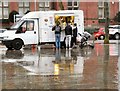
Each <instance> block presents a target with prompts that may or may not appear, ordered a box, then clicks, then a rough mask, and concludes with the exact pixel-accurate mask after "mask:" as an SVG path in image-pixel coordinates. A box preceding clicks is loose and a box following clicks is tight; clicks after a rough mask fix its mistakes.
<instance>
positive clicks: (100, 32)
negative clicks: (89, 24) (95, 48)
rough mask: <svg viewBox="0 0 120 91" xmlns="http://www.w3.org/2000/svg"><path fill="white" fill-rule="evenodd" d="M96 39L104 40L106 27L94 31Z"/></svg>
mask: <svg viewBox="0 0 120 91" xmlns="http://www.w3.org/2000/svg"><path fill="white" fill-rule="evenodd" d="M93 36H94V38H95V39H100V40H103V39H104V38H105V29H104V28H100V29H99V30H98V31H97V32H94V33H93Z"/></svg>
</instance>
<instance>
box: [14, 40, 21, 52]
mask: <svg viewBox="0 0 120 91" xmlns="http://www.w3.org/2000/svg"><path fill="white" fill-rule="evenodd" d="M22 45H23V42H22V40H20V39H15V40H13V43H12V46H13V48H14V49H15V50H20V49H21V48H22Z"/></svg>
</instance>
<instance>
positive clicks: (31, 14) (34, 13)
mask: <svg viewBox="0 0 120 91" xmlns="http://www.w3.org/2000/svg"><path fill="white" fill-rule="evenodd" d="M63 12H64V13H73V12H76V13H79V12H83V11H82V10H59V11H54V10H53V11H52V10H51V11H32V12H29V13H28V14H26V15H24V16H23V17H22V18H21V19H25V18H39V17H40V15H41V14H44V13H63Z"/></svg>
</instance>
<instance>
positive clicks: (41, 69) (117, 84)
mask: <svg viewBox="0 0 120 91" xmlns="http://www.w3.org/2000/svg"><path fill="white" fill-rule="evenodd" d="M119 50H120V44H116V43H115V44H109V45H108V44H106V45H104V44H100V43H96V44H95V48H94V49H91V48H83V49H80V48H75V49H72V50H65V49H61V50H60V51H56V50H54V49H40V50H38V49H37V48H30V49H29V48H28V49H27V48H26V49H22V50H17V51H15V50H7V49H6V48H5V47H4V46H0V60H1V62H0V64H1V66H0V67H1V69H2V70H1V76H2V78H1V80H2V81H0V82H1V83H0V84H2V89H113V90H118V89H120V67H119V66H120V62H119V61H120V58H119V52H120V51H119ZM33 91H34V90H33ZM108 91H109V90H108Z"/></svg>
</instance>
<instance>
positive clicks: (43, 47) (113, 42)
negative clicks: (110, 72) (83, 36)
mask: <svg viewBox="0 0 120 91" xmlns="http://www.w3.org/2000/svg"><path fill="white" fill-rule="evenodd" d="M88 42H89V43H95V44H104V40H95V41H93V40H89V41H88ZM109 43H110V44H119V43H120V40H109ZM0 47H5V46H4V45H2V43H1V42H0ZM31 47H36V45H32V46H31V45H27V46H25V47H24V48H31ZM41 48H42V49H51V48H55V46H54V45H53V44H45V45H41Z"/></svg>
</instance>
